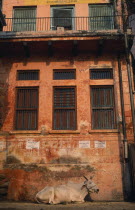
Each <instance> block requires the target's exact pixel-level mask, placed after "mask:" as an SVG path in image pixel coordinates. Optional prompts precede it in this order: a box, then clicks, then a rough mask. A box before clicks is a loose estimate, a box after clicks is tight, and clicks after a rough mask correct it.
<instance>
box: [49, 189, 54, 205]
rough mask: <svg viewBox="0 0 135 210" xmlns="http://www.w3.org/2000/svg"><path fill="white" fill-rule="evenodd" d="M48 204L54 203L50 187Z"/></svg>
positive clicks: (52, 190) (52, 191)
mask: <svg viewBox="0 0 135 210" xmlns="http://www.w3.org/2000/svg"><path fill="white" fill-rule="evenodd" d="M49 204H54V188H52V189H51V191H50V195H49Z"/></svg>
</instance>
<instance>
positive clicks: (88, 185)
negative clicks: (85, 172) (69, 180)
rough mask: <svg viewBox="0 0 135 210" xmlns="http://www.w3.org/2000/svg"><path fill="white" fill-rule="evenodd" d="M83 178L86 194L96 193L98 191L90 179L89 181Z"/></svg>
mask: <svg viewBox="0 0 135 210" xmlns="http://www.w3.org/2000/svg"><path fill="white" fill-rule="evenodd" d="M84 178H85V179H86V180H85V181H84V185H83V186H85V187H86V188H87V190H88V192H89V193H92V192H95V193H98V192H99V189H98V187H97V186H96V184H95V183H94V182H93V181H92V177H90V179H88V178H87V177H86V176H84Z"/></svg>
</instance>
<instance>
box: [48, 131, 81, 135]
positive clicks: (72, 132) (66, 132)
mask: <svg viewBox="0 0 135 210" xmlns="http://www.w3.org/2000/svg"><path fill="white" fill-rule="evenodd" d="M49 133H50V134H70V133H71V134H79V133H80V131H79V130H52V131H49Z"/></svg>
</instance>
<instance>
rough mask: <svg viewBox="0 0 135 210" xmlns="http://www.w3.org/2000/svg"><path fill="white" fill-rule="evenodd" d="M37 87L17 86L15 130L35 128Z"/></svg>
mask: <svg viewBox="0 0 135 210" xmlns="http://www.w3.org/2000/svg"><path fill="white" fill-rule="evenodd" d="M37 114H38V88H36V87H33V88H17V97H16V125H15V128H16V130H36V129H37Z"/></svg>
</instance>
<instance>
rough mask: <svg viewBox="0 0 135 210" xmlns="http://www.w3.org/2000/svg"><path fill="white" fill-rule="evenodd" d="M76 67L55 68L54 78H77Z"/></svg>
mask: <svg viewBox="0 0 135 210" xmlns="http://www.w3.org/2000/svg"><path fill="white" fill-rule="evenodd" d="M75 73H76V72H75V69H60V70H59V69H54V71H53V79H54V80H66V79H75V78H76V75H75Z"/></svg>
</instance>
